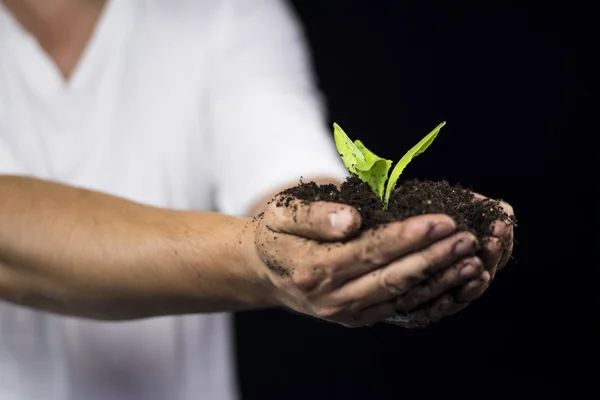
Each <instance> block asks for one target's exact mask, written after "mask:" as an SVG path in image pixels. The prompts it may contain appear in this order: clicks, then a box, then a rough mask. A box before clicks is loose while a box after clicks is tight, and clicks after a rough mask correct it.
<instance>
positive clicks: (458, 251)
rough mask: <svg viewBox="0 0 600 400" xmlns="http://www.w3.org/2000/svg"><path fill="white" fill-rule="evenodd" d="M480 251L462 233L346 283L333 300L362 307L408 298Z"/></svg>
mask: <svg viewBox="0 0 600 400" xmlns="http://www.w3.org/2000/svg"><path fill="white" fill-rule="evenodd" d="M477 248H478V243H477V240H476V239H475V237H474V236H473V235H472V234H471V233H468V232H460V233H457V234H454V235H452V236H451V237H449V238H446V239H442V240H440V241H438V242H436V243H434V244H432V245H431V246H429V247H427V248H425V249H424V250H422V251H417V252H413V253H410V254H408V255H406V256H405V257H402V258H400V259H398V260H396V261H394V262H392V263H391V264H389V265H388V266H386V267H384V268H380V269H377V270H375V271H373V272H372V273H370V274H366V275H363V276H361V277H359V278H357V279H354V280H352V281H350V282H346V283H345V284H344V285H343V286H342V287H340V288H339V289H338V290H336V291H334V292H333V293H332V294H331V296H332V298H336V299H337V301H342V302H344V301H355V302H357V303H358V304H360V306H361V307H367V306H370V305H373V304H377V303H380V302H384V301H388V300H391V299H393V298H396V297H398V296H402V295H404V294H405V293H407V292H408V291H409V290H410V289H412V288H413V287H415V286H416V285H417V284H419V283H420V282H422V281H424V280H425V279H427V278H428V277H430V276H432V275H433V274H435V273H436V272H438V271H441V270H442V269H443V268H446V267H448V266H450V265H452V264H454V263H455V262H457V261H458V260H460V259H461V258H463V257H466V256H472V255H474V254H475V252H476V251H477Z"/></svg>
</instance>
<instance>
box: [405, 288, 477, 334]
mask: <svg viewBox="0 0 600 400" xmlns="http://www.w3.org/2000/svg"><path fill="white" fill-rule="evenodd" d="M454 304H455V300H454V298H453V297H452V295H450V294H449V293H446V294H444V295H442V296H440V297H438V298H437V299H436V300H435V301H434V302H433V303H431V304H429V305H427V306H426V307H423V308H419V309H417V310H413V311H410V315H411V317H412V323H413V324H415V326H416V327H419V326H427V325H430V324H432V323H434V322H437V321H439V320H440V319H441V318H443V317H445V316H447V315H449V314H448V312H449V310H451V309H452V308H453V307H454ZM465 306H466V304H465Z"/></svg>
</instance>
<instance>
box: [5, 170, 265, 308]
mask: <svg viewBox="0 0 600 400" xmlns="http://www.w3.org/2000/svg"><path fill="white" fill-rule="evenodd" d="M0 193H1V195H0V299H3V300H6V301H10V302H14V303H18V304H22V305H25V306H29V307H35V308H40V309H45V310H49V311H52V312H57V313H63V314H69V315H77V316H84V317H90V318H101V319H131V318H142V317H148V316H156V315H166V314H185V313H200V312H217V311H230V310H237V309H244V308H253V307H260V306H268V305H270V304H269V303H270V300H269V299H270V294H269V293H268V290H267V288H266V287H265V286H263V283H262V282H263V280H262V279H261V276H259V275H260V272H256V271H260V270H259V269H258V268H256V265H257V261H256V255H255V252H254V245H253V240H252V236H251V234H252V232H251V229H249V228H248V229H246V228H245V226H246V225H248V224H249V220H245V219H239V218H232V217H227V216H224V215H221V214H217V213H201V212H196V213H194V212H181V211H172V210H164V209H158V208H153V207H147V206H143V205H140V204H137V203H133V202H129V201H126V200H123V199H120V198H116V197H112V196H108V195H104V194H100V193H96V192H92V191H88V190H82V189H76V188H72V187H68V186H64V185H59V184H55V183H49V182H44V181H40V180H36V179H29V178H23V177H9V176H0Z"/></svg>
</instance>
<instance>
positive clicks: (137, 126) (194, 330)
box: [0, 0, 345, 400]
mask: <svg viewBox="0 0 600 400" xmlns="http://www.w3.org/2000/svg"><path fill="white" fill-rule="evenodd" d="M0 3H1V2H0ZM329 130H330V129H329V127H328V126H326V124H325V122H324V118H323V110H322V106H321V102H320V98H319V96H318V93H316V92H315V88H314V83H313V80H312V76H311V72H310V68H309V66H308V65H307V57H306V52H305V48H304V42H303V37H302V32H301V30H300V29H299V26H298V24H297V21H296V20H295V18H294V16H293V14H292V13H291V12H290V9H288V8H287V6H286V5H285V4H283V3H282V2H280V1H277V0H252V1H247V0H221V1H214V0H204V1H201V0H186V1H183V0H177V1H172V0H129V1H124V0H112V1H109V2H108V3H107V6H106V9H105V11H104V13H103V15H102V17H101V20H100V22H99V24H98V25H97V27H96V30H95V33H94V35H93V37H92V39H91V41H90V43H89V46H88V48H87V49H86V51H85V52H84V54H83V56H82V59H81V60H80V62H79V63H78V65H77V67H76V70H75V71H74V73H73V75H72V76H71V78H70V79H69V80H68V81H67V82H65V81H64V79H63V78H62V77H61V75H60V73H59V72H58V70H57V68H56V67H55V66H54V64H53V63H52V62H51V60H50V59H49V58H48V57H47V55H46V54H45V53H44V52H43V50H42V49H41V48H40V47H39V46H38V44H37V42H36V41H35V40H34V39H33V38H32V37H31V36H30V35H28V34H27V33H26V32H25V31H24V30H23V29H22V27H21V26H20V25H19V24H18V23H17V22H16V21H15V20H14V19H13V18H12V15H11V14H9V12H8V11H7V10H6V9H5V8H3V6H2V5H1V4H0V174H24V175H30V176H36V177H40V178H45V179H51V180H56V181H60V182H65V183H69V184H72V185H77V186H80V187H86V188H91V189H95V190H99V191H103V192H107V193H111V194H115V195H118V196H122V197H126V198H128V199H132V200H134V201H139V202H143V203H147V204H151V205H156V206H163V207H170V208H176V209H194V210H220V211H222V212H225V213H228V214H233V215H243V214H244V213H246V212H247V211H248V209H249V207H250V205H251V204H253V203H254V202H255V201H256V200H257V199H259V198H261V197H262V196H264V195H266V194H268V193H269V192H271V191H272V190H274V189H275V188H277V187H280V186H281V185H284V184H288V183H293V182H294V181H297V180H298V179H299V178H300V176H315V175H319V176H322V175H329V176H336V177H343V176H345V170H344V168H343V165H342V164H341V162H340V161H339V157H337V155H336V153H335V150H334V147H333V143H332V140H331V139H330V137H329V135H328V132H329ZM1 195H2V193H0V196H1ZM81 268H85V266H84V265H82V266H81ZM230 336H231V327H230V319H229V316H228V315H226V314H213V315H200V316H196V315H194V316H184V317H161V318H152V319H147V320H141V321H134V322H118V323H113V322H98V321H90V320H84V319H78V318H70V317H62V316H56V315H52V314H48V313H44V312H38V311H34V310H30V309H26V308H22V307H18V306H14V305H12V304H7V303H2V302H0V400H188V399H189V400H191V399H194V400H198V399H217V400H230V399H234V398H236V396H237V390H236V385H235V376H234V368H233V363H232V353H231V346H230V340H231V337H230Z"/></svg>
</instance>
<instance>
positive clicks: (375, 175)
mask: <svg viewBox="0 0 600 400" xmlns="http://www.w3.org/2000/svg"><path fill="white" fill-rule="evenodd" d="M354 144H355V145H356V147H357V148H358V150H360V152H361V153H362V155H363V156H364V157H365V162H364V163H359V164H357V165H356V169H357V170H359V172H360V173H364V174H365V177H364V178H362V177H360V175H359V177H360V178H361V180H362V181H363V182H367V183H368V184H369V185H370V186H371V189H373V191H374V192H375V193H376V194H377V196H379V198H380V199H383V191H384V190H385V182H386V181H387V178H388V173H389V172H390V168H391V167H392V160H386V159H384V158H381V157H379V156H377V155H376V154H375V153H373V152H372V151H371V150H369V149H367V147H366V146H365V145H364V144H363V143H362V142H361V141H360V140H355V141H354ZM357 175H358V174H357Z"/></svg>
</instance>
